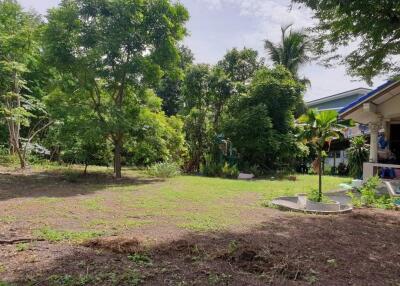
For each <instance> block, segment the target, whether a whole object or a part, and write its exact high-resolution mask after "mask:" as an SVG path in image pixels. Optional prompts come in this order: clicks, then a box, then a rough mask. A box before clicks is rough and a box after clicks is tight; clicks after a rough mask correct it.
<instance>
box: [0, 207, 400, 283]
mask: <svg viewBox="0 0 400 286" xmlns="http://www.w3.org/2000/svg"><path fill="white" fill-rule="evenodd" d="M399 242H400V214H399V213H396V212H383V211H382V212H381V211H373V210H361V211H356V212H355V213H353V214H349V215H344V216H333V217H328V216H306V215H283V216H282V217H280V218H272V219H270V220H269V221H265V222H264V223H262V224H260V225H259V226H257V227H255V228H253V229H250V230H247V231H242V232H232V231H225V232H212V233H190V234H185V235H183V236H181V237H177V238H176V240H173V241H163V242H159V243H154V244H151V245H149V244H148V242H146V241H139V240H137V239H136V238H135V237H128V238H126V237H125V238H122V237H110V238H100V239H97V240H93V241H90V242H87V243H85V245H84V246H69V245H62V244H53V245H48V244H47V243H43V245H38V246H37V250H36V253H35V254H36V255H38V259H39V262H38V263H24V265H19V266H18V267H17V268H18V269H16V270H15V271H14V272H13V273H12V274H9V275H8V280H9V281H11V282H15V283H17V285H25V284H24V283H26V281H27V279H29V278H28V273H35V274H32V275H33V276H34V277H31V279H32V281H35V283H39V284H37V285H63V284H52V283H53V282H54V281H53V280H54V279H58V278H59V279H61V278H62V277H64V278H65V277H69V278H70V279H72V280H73V281H81V280H82V279H84V278H85V277H86V278H85V279H87V284H86V285H139V284H144V285H310V284H313V285H397V284H398V283H399V282H400V267H399V266H400V265H399V264H400V251H399V247H398V245H399ZM0 253H1V252H0ZM8 273H10V271H8ZM54 275H56V276H54ZM50 277H53V278H51V279H53V280H51V279H50ZM57 277H58V278H57ZM60 277H61V278H60ZM133 281H136V282H135V283H136V284H135V283H134V282H133ZM77 283H78V282H77ZM185 283H186V284H185ZM68 285H78V284H68Z"/></svg>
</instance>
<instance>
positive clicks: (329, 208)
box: [271, 194, 353, 214]
mask: <svg viewBox="0 0 400 286" xmlns="http://www.w3.org/2000/svg"><path fill="white" fill-rule="evenodd" d="M271 203H272V204H273V205H274V206H277V207H278V208H280V209H282V210H290V211H297V212H305V213H313V214H345V213H349V212H351V211H352V210H353V207H352V206H351V205H349V204H343V203H340V202H339V201H335V200H333V203H318V202H313V201H310V200H308V199H307V197H306V195H303V194H300V195H298V196H297V197H280V198H276V199H275V200H273V201H272V202H271Z"/></svg>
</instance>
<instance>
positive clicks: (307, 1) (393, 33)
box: [293, 0, 400, 82]
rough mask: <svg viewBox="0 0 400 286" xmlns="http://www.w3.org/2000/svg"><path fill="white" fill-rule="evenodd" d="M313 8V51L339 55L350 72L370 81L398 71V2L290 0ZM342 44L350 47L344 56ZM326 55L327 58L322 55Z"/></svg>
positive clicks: (399, 28)
mask: <svg viewBox="0 0 400 286" xmlns="http://www.w3.org/2000/svg"><path fill="white" fill-rule="evenodd" d="M293 2H297V3H302V4H304V5H306V6H307V7H309V8H311V9H312V10H313V11H314V12H315V18H316V19H318V20H319V22H318V24H317V26H316V27H315V28H314V29H313V30H314V32H315V36H316V42H315V44H314V48H315V51H316V52H317V53H318V54H319V55H321V56H325V55H327V54H330V55H331V56H330V57H329V58H327V60H330V59H337V58H341V59H342V60H343V61H344V62H345V63H346V64H347V66H348V68H349V71H350V73H351V74H352V75H355V76H359V77H361V78H363V79H365V80H367V81H369V82H371V80H372V78H373V77H374V76H376V75H379V74H385V73H395V74H398V73H399V61H398V59H399V58H398V56H399V54H400V46H399V42H400V2H399V1H394V0H369V1H365V0H354V1H343V0H329V1H326V0H293ZM343 47H346V48H349V47H350V48H351V52H350V53H348V54H346V55H345V56H344V57H342V56H341V54H343V49H341V48H343ZM325 59H326V58H325Z"/></svg>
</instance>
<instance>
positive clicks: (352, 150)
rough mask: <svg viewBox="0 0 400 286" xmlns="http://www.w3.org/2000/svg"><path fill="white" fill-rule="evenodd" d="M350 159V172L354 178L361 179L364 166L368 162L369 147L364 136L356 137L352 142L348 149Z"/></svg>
mask: <svg viewBox="0 0 400 286" xmlns="http://www.w3.org/2000/svg"><path fill="white" fill-rule="evenodd" d="M347 156H348V158H349V172H350V175H351V176H352V177H353V178H356V179H361V178H362V174H363V164H364V163H365V162H368V158H369V146H368V145H367V144H366V142H365V138H364V137H363V136H358V137H354V138H353V139H351V140H350V147H349V149H347Z"/></svg>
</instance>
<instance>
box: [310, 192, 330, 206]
mask: <svg viewBox="0 0 400 286" xmlns="http://www.w3.org/2000/svg"><path fill="white" fill-rule="evenodd" d="M307 199H309V200H310V201H313V202H317V203H318V202H320V201H319V200H318V199H319V192H318V190H317V189H312V190H311V192H310V193H309V194H308V196H307ZM321 202H322V203H332V200H331V199H330V198H329V197H327V196H325V195H322V200H321Z"/></svg>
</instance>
